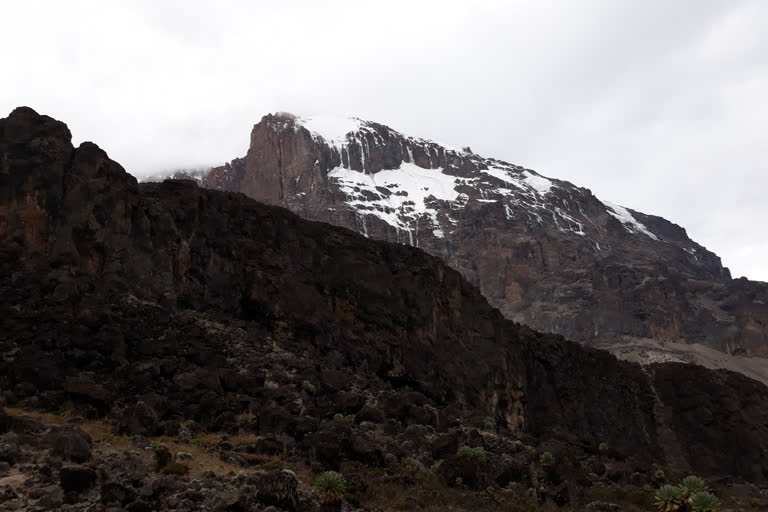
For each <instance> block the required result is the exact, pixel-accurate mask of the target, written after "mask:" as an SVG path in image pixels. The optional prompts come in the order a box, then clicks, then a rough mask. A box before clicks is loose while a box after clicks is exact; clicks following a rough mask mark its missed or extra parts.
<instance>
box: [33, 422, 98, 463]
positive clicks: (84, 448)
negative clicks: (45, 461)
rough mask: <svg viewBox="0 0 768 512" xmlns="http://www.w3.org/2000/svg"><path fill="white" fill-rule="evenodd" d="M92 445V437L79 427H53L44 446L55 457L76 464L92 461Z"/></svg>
mask: <svg viewBox="0 0 768 512" xmlns="http://www.w3.org/2000/svg"><path fill="white" fill-rule="evenodd" d="M92 445H93V441H92V440H91V436H89V435H88V433H87V432H84V431H83V430H81V429H80V428H78V427H51V430H50V431H49V432H48V433H47V434H46V435H45V438H44V446H46V447H47V448H48V449H49V450H50V451H51V453H52V454H53V455H56V456H57V457H61V458H63V459H65V460H72V461H75V462H86V461H87V460H88V459H90V458H91V446H92Z"/></svg>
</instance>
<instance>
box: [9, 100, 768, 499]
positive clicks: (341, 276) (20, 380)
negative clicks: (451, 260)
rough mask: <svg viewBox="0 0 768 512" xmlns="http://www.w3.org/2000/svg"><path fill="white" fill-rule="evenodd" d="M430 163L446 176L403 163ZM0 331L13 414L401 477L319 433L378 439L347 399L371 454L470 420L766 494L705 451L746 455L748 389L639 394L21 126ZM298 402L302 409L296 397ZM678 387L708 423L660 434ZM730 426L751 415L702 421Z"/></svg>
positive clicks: (639, 388) (598, 362) (285, 222)
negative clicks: (277, 441)
mask: <svg viewBox="0 0 768 512" xmlns="http://www.w3.org/2000/svg"><path fill="white" fill-rule="evenodd" d="M381 136H382V137H383V136H384V135H381ZM305 138H306V137H305ZM304 143H309V142H308V141H306V140H305V141H304V142H301V143H300V142H296V147H295V148H293V149H290V148H287V149H286V152H289V151H298V152H301V151H303V149H302V146H301V144H304ZM366 151H368V150H366ZM366 154H367V153H366ZM371 154H373V153H371ZM350 155H351V156H350ZM350 155H347V154H346V153H345V155H344V156H343V157H342V158H343V159H346V160H348V159H349V158H352V159H353V160H354V159H355V155H354V152H353V153H350ZM396 157H397V152H392V153H387V152H382V153H380V154H379V155H378V156H376V157H375V159H374V161H375V162H379V164H376V165H385V162H387V161H389V160H388V159H391V158H396ZM430 157H431V158H433V160H434V159H444V158H446V157H445V155H444V154H443V155H441V154H439V153H434V152H431V153H429V154H427V153H425V152H422V153H419V152H415V153H414V157H413V158H414V159H415V160H416V162H417V163H418V162H420V161H424V160H425V159H427V161H428V159H429V158H430ZM326 158H328V159H333V158H337V159H338V158H339V156H338V154H336V156H333V155H330V154H329V155H326ZM329 161H330V160H329ZM371 165H373V164H371ZM456 172H464V171H461V169H459V170H457V171H456ZM617 229H623V228H621V226H618V227H617ZM0 318H2V332H3V336H4V338H3V341H2V350H3V354H2V356H3V357H0V389H13V390H14V392H15V393H16V390H18V396H19V398H18V400H19V401H21V402H22V403H27V404H28V405H36V406H38V407H49V408H53V407H58V406H60V405H61V403H62V400H70V401H71V403H72V404H73V406H74V407H80V408H88V410H91V408H95V411H96V412H95V414H108V415H109V416H110V418H111V419H113V420H114V421H115V422H116V423H118V424H119V425H122V427H123V429H124V430H125V431H126V432H131V431H132V429H136V430H134V431H147V432H155V433H159V431H160V429H161V426H162V425H163V424H164V422H178V423H179V425H180V428H186V427H185V425H187V424H188V423H187V422H189V421H194V425H199V426H200V428H202V429H207V430H212V431H213V430H221V429H224V430H229V429H233V428H235V427H237V424H236V423H237V422H243V423H244V424H246V425H248V428H250V429H258V430H259V431H261V432H275V433H276V432H277V431H280V432H281V433H283V434H284V435H287V436H290V437H291V438H292V440H293V441H295V449H296V450H298V451H301V453H302V454H304V455H305V456H307V457H308V456H309V455H310V452H311V450H312V449H313V448H314V449H316V451H317V452H318V453H317V458H318V459H322V461H323V462H324V463H325V464H326V465H327V466H335V465H337V464H340V463H342V462H346V461H357V462H360V463H363V464H369V465H381V464H383V458H384V455H383V454H384V453H395V454H397V455H398V456H407V455H409V454H407V453H403V454H402V455H401V454H400V452H401V451H403V450H405V448H402V449H401V447H400V446H395V445H393V444H392V443H390V444H388V445H381V444H378V442H374V438H373V436H369V435H368V434H366V433H365V432H363V431H362V430H360V429H359V428H358V427H359V426H360V425H357V424H356V423H354V422H352V421H349V422H348V420H347V419H346V418H345V419H344V420H343V421H342V422H332V421H330V420H329V418H331V417H333V415H334V414H335V413H337V412H339V411H338V410H336V408H337V407H342V408H344V407H345V406H344V404H343V402H344V401H343V400H341V397H347V398H348V399H349V401H350V405H349V406H348V407H347V408H346V409H344V410H345V411H347V412H349V413H350V414H351V413H353V412H357V413H358V414H361V418H360V419H361V420H363V419H366V418H370V419H374V420H378V419H380V418H378V417H375V418H374V417H372V416H371V415H368V416H367V417H366V415H363V414H362V413H363V411H364V410H365V409H364V405H363V404H364V402H363V401H362V400H361V399H360V396H365V397H366V402H365V403H366V404H368V405H369V406H371V407H376V408H378V409H380V410H382V411H386V412H385V420H386V423H385V424H384V425H382V430H383V432H384V433H385V434H386V435H388V436H391V437H396V436H398V435H399V434H401V433H405V432H406V429H405V425H407V424H414V425H415V426H414V427H412V428H413V430H409V431H408V435H410V434H413V437H414V438H413V439H407V440H404V442H403V444H404V445H405V443H407V442H411V444H409V445H405V447H406V448H411V449H418V450H422V449H423V452H424V453H425V454H426V455H425V456H429V446H430V445H429V443H428V442H427V441H426V440H425V436H426V435H427V433H429V432H432V431H433V430H436V429H442V430H445V429H447V428H450V427H451V426H452V425H458V424H461V423H463V422H465V421H468V420H467V419H468V418H478V417H480V418H482V417H485V416H490V417H492V418H495V419H496V422H497V427H498V429H499V430H500V431H503V432H520V431H524V432H527V433H529V434H532V435H535V436H544V437H552V438H554V439H559V440H561V441H565V442H567V444H568V445H569V446H573V447H576V448H583V449H588V448H591V449H594V447H595V446H596V445H597V444H598V443H599V442H606V443H608V445H609V446H611V447H612V449H614V450H616V451H617V453H623V454H627V455H631V456H633V457H635V458H636V459H637V460H638V461H639V462H638V464H641V465H650V464H651V463H659V462H660V461H666V459H668V458H671V456H669V454H670V453H673V451H671V450H670V448H675V447H676V448H677V452H675V454H678V455H679V456H680V457H681V458H682V460H683V462H684V463H687V464H688V465H689V466H690V467H692V468H693V469H697V468H699V467H700V468H702V471H710V472H713V473H721V472H725V471H726V468H727V472H729V473H731V474H733V475H737V476H748V477H749V478H750V479H753V480H754V481H762V480H764V479H765V476H766V470H767V468H766V464H765V458H763V459H759V458H758V457H757V456H755V457H750V458H749V459H748V460H749V464H748V465H746V466H740V465H738V464H735V463H734V457H733V456H732V454H731V452H730V450H731V447H730V446H725V445H723V444H721V443H718V442H711V441H712V440H713V439H730V437H729V436H731V435H734V434H732V433H738V435H739V443H740V447H741V449H743V451H744V452H747V451H750V450H751V451H752V452H753V453H755V454H760V453H763V451H762V450H763V449H764V447H765V446H766V443H768V433H767V432H766V431H765V429H764V419H763V416H764V415H765V411H766V406H765V401H758V400H754V401H753V397H762V396H763V395H764V393H765V388H764V387H763V386H761V385H759V384H757V383H754V382H751V381H750V383H749V385H747V384H745V381H743V380H739V378H737V377H734V376H733V375H732V374H729V373H722V372H711V371H706V370H703V369H699V368H688V367H682V368H679V367H677V366H665V365H661V366H659V367H658V368H657V369H656V370H655V371H656V375H657V377H656V379H652V378H650V377H649V376H648V375H646V374H645V373H644V372H643V371H642V370H641V368H640V367H639V366H638V365H635V364H631V363H627V362H621V361H617V360H616V359H615V358H614V357H612V356H610V355H608V354H606V353H604V352H600V351H597V350H587V349H583V348H581V347H580V346H579V345H577V344H575V343H571V342H567V341H565V340H563V339H562V338H560V337H558V336H554V335H543V334H540V333H537V332H535V331H532V330H530V329H528V328H526V327H522V326H520V325H519V324H516V323H514V322H511V321H509V320H506V319H504V318H503V316H502V315H501V313H500V312H499V311H497V310H495V309H493V308H491V307H490V306H489V305H488V303H487V301H486V300H485V298H484V297H483V296H482V295H481V294H480V292H479V290H478V289H477V288H475V287H474V286H472V285H470V284H469V283H468V282H467V281H465V280H464V279H463V278H462V277H461V275H460V274H459V273H458V272H456V271H454V270H452V269H451V268H449V267H448V266H447V265H446V264H445V263H444V262H443V261H441V260H440V259H438V258H436V257H433V256H429V255H427V254H425V253H424V252H422V251H420V250H419V249H416V248H414V247H409V246H403V245H393V244H388V243H384V242H377V241H371V240H367V239H365V238H364V237H362V236H359V235H357V234H355V233H352V232H350V231H348V230H346V229H344V228H339V227H331V226H328V225H325V224H321V223H316V222H309V221H306V220H302V219H301V218H299V217H298V216H296V215H295V214H292V213H290V212H288V211H286V210H284V209H282V208H278V207H274V206H266V205H263V204H260V203H257V202H256V201H254V200H251V199H248V198H246V197H245V196H243V195H241V194H230V193H222V192H219V191H214V190H206V189H201V188H199V187H198V186H197V185H196V184H195V183H194V182H192V181H167V182H163V183H159V184H142V185H138V184H137V183H136V181H135V180H134V179H133V178H132V177H130V176H129V175H127V174H126V173H125V172H124V171H123V169H122V168H121V167H120V166H119V165H118V164H116V163H115V162H113V161H111V160H110V159H109V158H108V157H107V155H106V154H105V153H104V152H103V151H102V150H100V149H99V148H98V147H97V146H95V145H94V144H92V143H84V144H82V145H81V146H80V147H78V148H73V147H72V145H71V143H70V137H69V131H68V130H67V128H66V126H65V125H64V124H63V123H59V122H57V121H54V120H52V119H50V118H47V117H45V116H39V115H37V114H36V113H34V112H33V111H32V110H30V109H26V108H21V109H17V110H16V111H14V112H13V113H12V114H11V116H10V117H9V118H7V119H3V120H0ZM662 375H664V376H668V378H669V381H668V382H669V384H664V385H663V386H662V385H661V381H660V380H659V379H660V378H661V376H662ZM665 378H667V377H665ZM304 380H307V381H308V382H309V383H310V384H312V386H313V387H314V388H315V390H316V393H314V394H313V393H310V392H307V391H301V389H300V388H301V387H302V386H303V381H304ZM691 382H695V385H694V384H691ZM67 383H69V384H67ZM688 386H694V387H696V388H697V389H702V390H706V393H707V397H706V405H705V406H703V407H701V408H699V407H696V408H692V409H690V410H687V409H686V410H687V412H686V413H685V414H684V415H683V416H681V417H680V418H678V419H674V418H672V419H670V418H669V417H668V414H667V412H666V409H665V408H676V407H678V406H679V405H682V404H681V403H679V402H681V401H682V403H685V399H686V397H684V396H681V395H679V393H682V390H681V389H679V388H683V387H685V388H686V389H688ZM750 386H751V387H750ZM672 388H677V389H675V390H674V392H673V390H672ZM744 388H748V389H749V390H751V391H750V393H751V394H747V395H744V394H742V391H743V389H744ZM307 389H312V388H310V387H309V386H307ZM655 389H658V393H655V392H654V390H655ZM691 389H692V388H691ZM342 391H343V392H345V393H348V394H345V395H341V394H339V395H338V396H337V395H336V393H339V392H342ZM107 399H109V403H105V400H107ZM696 400H703V398H700V397H696ZM139 404H143V405H141V406H140V405H139ZM107 405H108V406H109V408H108V410H107V407H106V406H107ZM734 406H736V407H744V408H746V409H747V410H749V411H751V413H750V414H725V413H722V412H721V411H730V410H734V409H733V407H734ZM358 407H361V408H360V409H358ZM683 407H686V406H683ZM137 409H139V410H137ZM704 409H706V410H708V411H710V412H711V414H710V415H707V414H706V413H705V411H704ZM715 411H717V412H715ZM694 418H695V419H696V420H698V423H697V422H696V421H693V419H694ZM349 420H351V417H349ZM3 421H6V422H7V420H3ZM14 421H15V419H14ZM12 423H13V422H12ZM337 424H338V425H337ZM430 429H432V430H430ZM660 429H663V433H664V435H663V436H661V435H660V434H659V432H660ZM56 432H58V434H57V435H61V436H63V437H61V439H60V441H61V442H59V441H56V442H54V440H53V438H52V440H51V446H52V447H54V448H55V449H57V450H60V452H59V453H61V455H62V456H64V457H68V458H72V459H74V460H85V459H87V458H88V455H89V453H90V452H89V449H90V444H89V442H88V440H87V439H86V438H85V437H83V436H80V435H79V434H77V430H76V429H68V430H65V429H63V428H60V429H56ZM669 432H671V434H669ZM63 433H66V436H64V434H63ZM76 434H77V435H76ZM668 434H669V435H668ZM37 435H38V434H32V436H37ZM39 435H45V434H43V433H40V434H39ZM478 435H479V434H478ZM70 436H71V437H70ZM675 436H677V437H676V439H677V441H674V439H675ZM70 441H71V442H70ZM670 443H672V444H674V446H671V444H670ZM289 445H291V443H286V446H289ZM451 445H452V442H451V443H446V445H445V446H444V447H442V448H439V449H440V450H442V451H441V453H443V452H445V451H446V450H447V448H446V447H447V446H451ZM681 445H684V446H681ZM292 446H294V445H292ZM231 448H232V447H231V446H229V447H226V449H225V447H224V446H223V445H222V448H221V451H222V453H231V452H232V450H231ZM678 452H679V453H678ZM239 456H240V457H241V458H242V456H241V455H239ZM390 458H391V457H390ZM243 460H245V459H244V458H243ZM483 464H486V463H483ZM487 464H491V465H490V466H488V467H485V466H481V467H479V469H478V471H479V472H477V471H476V472H475V473H476V475H477V478H476V483H478V485H479V484H480V483H486V482H490V481H491V480H493V479H494V478H497V477H499V476H500V475H508V474H510V472H511V470H510V469H509V467H511V465H510V464H507V463H505V462H504V461H503V460H502V459H501V458H500V457H499V456H498V455H497V454H496V455H494V456H490V457H489V460H488V462H487ZM467 468H469V469H467V471H469V470H471V469H472V467H470V466H467ZM465 469H466V468H465ZM518 470H519V468H518V469H517V470H515V471H518ZM462 471H463V470H462ZM473 478H474V477H473ZM504 478H508V476H505V477H504ZM132 489H133V487H132V485H131V484H130V483H129V482H127V481H125V482H119V483H118V482H104V483H103V484H101V494H102V499H103V500H106V501H104V503H115V504H118V503H121V504H123V505H125V506H127V504H129V503H131V502H134V501H141V500H137V499H136V496H135V495H134V494H133V491H132ZM558 492H559V491H558ZM105 496H106V498H105ZM558 496H559V495H558ZM244 499H245V498H244ZM558 499H559V498H558ZM137 506H138V505H137ZM142 506H143V505H142ZM281 506H282V505H281Z"/></svg>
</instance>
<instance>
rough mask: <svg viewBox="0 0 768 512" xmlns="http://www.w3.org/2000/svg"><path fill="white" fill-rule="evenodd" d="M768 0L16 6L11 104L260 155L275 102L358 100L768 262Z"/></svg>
mask: <svg viewBox="0 0 768 512" xmlns="http://www.w3.org/2000/svg"><path fill="white" fill-rule="evenodd" d="M766 20H768V3H766V2H763V1H761V0H742V1H732V2H720V1H714V0H713V1H710V0H701V1H698V2H695V3H691V2H683V1H658V0H657V1H647V2H632V1H629V0H625V1H616V2H606V1H598V0H588V1H585V2H579V3H574V2H570V1H568V0H547V1H533V0H531V1H518V2H503V1H495V2H494V1H475V2H472V4H471V6H468V4H467V3H466V2H463V1H462V2H456V1H440V2H438V1H418V2H414V1H408V2H406V1H400V0H392V1H389V2H377V3H375V4H374V3H372V2H360V1H355V2H352V1H345V2H309V1H287V2H282V3H281V4H280V7H276V6H275V2H245V1H243V2H234V1H229V2H226V1H225V2H219V3H216V4H212V3H210V2H203V1H190V0H186V1H183V2H181V1H179V2H172V1H164V2H155V1H148V0H142V1H134V2H128V3H126V2H117V1H106V0H101V1H88V2H84V1H69V2H56V1H34V0H29V1H25V2H15V3H8V4H5V5H3V18H2V22H0V23H2V26H0V29H1V30H2V33H3V35H4V38H3V39H4V41H5V43H4V44H3V45H2V46H0V62H2V63H3V70H4V79H3V80H1V81H0V115H5V113H7V112H9V111H10V110H11V109H12V108H14V107H15V106H17V105H22V104H24V105H30V106H32V107H34V108H35V109H37V110H38V111H40V112H43V113H46V114H49V115H52V116H54V117H57V118H59V119H62V120H64V121H66V122H67V123H68V124H69V125H70V128H71V130H72V132H73V133H74V135H75V139H76V142H79V141H82V140H94V141H96V142H97V143H98V144H99V145H101V146H102V147H104V148H105V149H106V150H107V151H108V152H109V153H110V155H111V156H112V157H113V158H115V159H116V160H118V161H119V162H121V163H122V164H123V165H124V166H125V167H126V168H127V169H128V170H129V171H131V172H134V173H136V174H146V173H151V172H155V171H157V170H160V169H164V168H172V167H177V166H197V165H204V164H208V163H221V162H223V161H225V160H229V159H231V158H233V157H235V156H240V155H242V154H244V153H245V150H246V148H247V144H248V136H249V132H250V128H251V126H252V125H253V124H254V123H255V122H257V121H258V120H259V119H260V118H261V116H262V115H263V114H265V113H267V112H274V111H279V110H285V111H293V112H296V113H303V114H313V113H335V114H355V115H359V116H360V117H364V118H368V119H374V120H378V121H381V122H385V123H387V124H390V125H392V126H393V127H394V128H396V129H399V130H401V131H404V132H407V133H412V134H414V135H417V136H425V137H429V138H434V139H438V140H445V141H446V142H449V143H453V144H455V145H470V146H472V148H473V149H474V150H475V151H478V152H480V153H483V154H486V155H488V156H495V157H498V158H503V159H505V160H508V161H511V162H514V163H518V164H522V165H527V166H529V167H533V168H535V169H537V170H539V171H540V172H542V173H543V174H545V175H551V176H555V177H559V178H564V179H568V180H570V181H573V182H574V183H576V184H578V185H581V186H585V187H588V188H590V189H592V190H593V191H594V192H595V193H596V194H597V195H598V196H599V197H603V198H605V199H608V200H611V201H614V202H617V203H620V204H624V205H628V206H630V207H632V208H636V209H639V210H641V211H645V212H648V213H654V214H659V215H663V216H665V217H667V218H669V219H670V220H672V221H674V222H677V223H679V224H681V225H683V226H684V227H686V228H687V229H688V230H689V233H690V234H691V235H692V236H693V237H694V238H695V239H697V240H698V241H700V242H701V243H703V244H704V245H706V246H707V247H708V248H710V249H712V250H714V251H715V252H717V253H718V254H720V255H721V256H722V257H723V260H724V263H725V264H726V265H728V266H730V267H731V269H732V270H733V273H734V275H741V274H746V275H747V276H748V277H751V278H754V279H762V280H768V263H766V261H768V258H766V257H765V255H766V235H765V228H764V225H765V224H766V223H768V201H765V200H764V196H765V188H766V185H767V184H768V177H766V173H765V170H766V169H765V164H764V163H763V162H764V153H765V148H766V147H768V130H765V119H768V102H766V101H765V97H764V96H765V93H764V91H766V90H768V34H767V33H766V31H765V30H764V26H765V23H766Z"/></svg>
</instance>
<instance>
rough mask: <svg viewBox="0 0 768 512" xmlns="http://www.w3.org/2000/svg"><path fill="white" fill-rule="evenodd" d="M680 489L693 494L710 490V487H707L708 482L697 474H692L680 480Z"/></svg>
mask: <svg viewBox="0 0 768 512" xmlns="http://www.w3.org/2000/svg"><path fill="white" fill-rule="evenodd" d="M680 489H681V490H682V491H683V492H684V493H687V494H691V495H693V494H695V493H697V492H700V491H701V492H707V491H709V487H707V483H706V482H705V481H704V480H702V479H701V478H699V477H697V476H695V475H690V476H687V477H685V478H683V479H682V480H681V481H680Z"/></svg>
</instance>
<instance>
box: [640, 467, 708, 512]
mask: <svg viewBox="0 0 768 512" xmlns="http://www.w3.org/2000/svg"><path fill="white" fill-rule="evenodd" d="M657 473H658V471H657ZM662 476H663V472H662ZM654 503H655V504H656V506H657V507H658V509H659V511H660V512H683V511H686V512H687V511H691V512H719V510H720V500H718V499H717V497H715V496H714V495H713V494H712V493H710V492H709V487H707V484H706V482H704V480H702V479H701V478H699V477H697V476H694V475H691V476H687V477H685V478H683V480H682V481H681V482H680V484H679V485H662V486H661V487H660V488H659V489H658V490H657V491H656V494H655V495H654Z"/></svg>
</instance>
